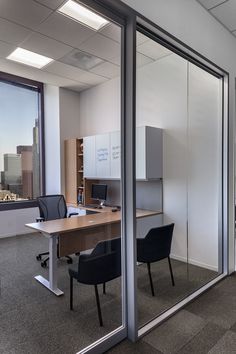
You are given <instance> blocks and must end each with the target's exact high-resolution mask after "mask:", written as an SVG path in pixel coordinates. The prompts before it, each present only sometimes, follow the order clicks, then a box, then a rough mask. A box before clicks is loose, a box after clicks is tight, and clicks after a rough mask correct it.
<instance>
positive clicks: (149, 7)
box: [123, 0, 236, 271]
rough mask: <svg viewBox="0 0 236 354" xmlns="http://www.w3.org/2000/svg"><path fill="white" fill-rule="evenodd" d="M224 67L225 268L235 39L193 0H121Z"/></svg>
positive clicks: (231, 197)
mask: <svg viewBox="0 0 236 354" xmlns="http://www.w3.org/2000/svg"><path fill="white" fill-rule="evenodd" d="M123 2H124V3H126V4H127V5H129V6H130V7H132V8H134V9H135V10H136V11H138V12H139V13H141V14H142V15H143V16H146V17H147V18H148V19H150V20H151V21H153V22H154V23H156V24H157V25H158V26H160V27H161V28H163V29H164V30H166V31H167V32H169V33H170V34H172V35H173V36H175V37H176V38H178V39H179V40H181V41H182V42H183V43H185V44H187V45H189V46H190V47H191V48H193V49H194V50H196V51H198V52H199V53H200V54H202V55H204V56H205V57H206V58H208V59H209V60H211V61H212V62H214V63H215V64H217V65H218V66H220V67H222V68H223V69H225V70H226V71H227V72H229V74H230V80H229V141H230V144H229V161H230V170H229V206H230V209H229V269H230V271H234V268H235V266H234V134H235V133H234V126H235V123H234V117H235V76H236V63H235V57H236V39H235V37H234V36H233V35H232V34H230V33H229V32H228V31H227V30H226V29H225V28H224V27H223V26H222V25H221V24H220V23H219V22H218V21H217V20H216V19H214V18H213V17H212V16H211V15H210V14H209V13H208V12H207V11H206V10H205V9H204V8H203V7H202V6H201V5H200V4H199V3H198V2H197V1H195V0H146V1H145V2H144V1H142V0H123Z"/></svg>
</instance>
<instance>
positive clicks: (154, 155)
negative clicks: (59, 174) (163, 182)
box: [84, 126, 163, 180]
mask: <svg viewBox="0 0 236 354" xmlns="http://www.w3.org/2000/svg"><path fill="white" fill-rule="evenodd" d="M162 153H163V149H162V130H161V129H159V128H154V127H147V126H144V127H138V128H137V129H136V178H137V179H139V180H148V179H158V178H162ZM120 157H121V148H120V132H119V131H116V132H112V133H107V134H102V135H96V136H90V137H85V138H84V177H86V178H101V179H103V178H107V179H113V178H120V165H121V160H120Z"/></svg>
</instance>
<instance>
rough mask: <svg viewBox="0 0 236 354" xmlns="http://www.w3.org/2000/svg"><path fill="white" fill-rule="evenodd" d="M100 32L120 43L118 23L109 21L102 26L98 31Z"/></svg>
mask: <svg viewBox="0 0 236 354" xmlns="http://www.w3.org/2000/svg"><path fill="white" fill-rule="evenodd" d="M99 33H100V34H102V35H103V36H105V37H108V38H110V39H113V41H116V42H118V43H120V41H121V40H120V39H121V28H120V27H119V26H118V25H115V24H114V23H111V24H109V25H107V26H105V27H103V28H102V29H101V30H100V31H99Z"/></svg>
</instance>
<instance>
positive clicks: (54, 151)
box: [0, 1, 125, 354]
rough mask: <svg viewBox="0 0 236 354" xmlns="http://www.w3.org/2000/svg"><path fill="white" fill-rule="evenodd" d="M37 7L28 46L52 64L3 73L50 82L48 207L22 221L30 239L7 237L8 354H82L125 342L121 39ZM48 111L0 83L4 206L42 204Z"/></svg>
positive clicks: (113, 27)
mask: <svg viewBox="0 0 236 354" xmlns="http://www.w3.org/2000/svg"><path fill="white" fill-rule="evenodd" d="M29 3H31V5H32V6H33V7H34V6H38V8H39V9H38V11H39V10H40V9H41V11H43V13H45V12H48V16H44V17H43V18H44V20H42V22H41V23H40V25H39V26H38V28H37V33H35V32H33V31H28V30H27V31H26V32H27V33H26V34H27V35H26V38H21V41H20V42H21V44H20V43H19V45H21V47H22V48H23V49H25V50H26V51H29V52H30V53H31V54H32V53H36V54H38V55H39V56H46V57H47V58H50V59H51V60H50V61H48V63H47V65H44V66H43V67H42V68H41V69H39V66H37V68H35V67H33V65H31V63H30V65H29V63H28V62H26V63H24V64H23V63H22V62H20V63H19V61H18V62H17V63H15V62H13V60H11V61H10V60H9V58H5V59H4V63H5V65H6V66H7V68H8V70H9V72H11V73H12V74H16V72H17V71H18V72H22V73H24V75H26V76H27V77H30V78H31V79H41V80H42V81H43V82H44V88H45V90H44V93H45V97H44V99H45V106H44V110H45V137H44V138H45V160H46V167H48V168H47V169H46V196H41V198H40V199H39V200H38V206H39V208H34V209H33V210H29V209H27V212H24V213H23V212H22V214H20V215H23V221H22V220H19V221H18V223H19V224H20V225H21V228H22V229H23V232H22V234H19V235H18V234H17V235H15V234H14V235H12V234H11V235H9V236H12V237H5V235H3V236H2V235H0V236H1V237H0V275H1V301H0V321H1V324H3V333H2V334H3V336H4V338H5V339H4V341H3V342H1V345H0V347H1V350H0V351H1V352H4V353H7V352H12V351H14V352H19V353H20V352H21V353H26V352H28V353H29V352H30V353H33V352H37V353H39V352H47V353H49V352H50V353H56V352H57V353H63V354H64V353H71V354H72V353H77V352H79V351H82V350H84V349H85V348H86V347H88V346H91V345H92V344H93V343H94V342H96V341H101V339H102V338H104V337H105V336H106V338H108V337H109V335H111V336H112V335H113V332H114V331H116V332H117V334H118V335H119V339H120V338H124V337H125V332H124V328H125V323H124V316H123V308H124V306H123V296H122V294H123V274H122V269H123V264H124V261H123V254H122V249H123V235H122V225H123V220H122V213H121V206H122V203H123V201H122V196H121V190H122V188H121V185H122V183H121V164H122V158H121V150H122V149H123V147H122V146H121V98H120V87H121V83H120V82H121V74H120V72H121V30H122V28H121V26H120V25H118V24H117V23H116V22H114V21H113V20H112V19H111V18H109V16H104V15H100V14H99V12H96V11H93V10H90V9H89V8H88V7H83V6H82V5H81V4H79V3H77V2H73V1H71V2H67V3H65V4H64V2H63V4H62V5H61V6H58V5H59V2H58V5H57V9H56V8H55V7H56V6H55V4H54V5H53V4H47V5H48V7H46V6H44V5H42V6H41V5H40V4H38V3H37V4H36V3H35V2H33V1H32V2H29ZM35 4H36V5H35ZM70 5H72V8H70ZM51 6H52V7H53V10H54V11H51V10H50V11H49V7H51ZM0 7H1V6H0ZM78 13H79V14H83V16H82V17H79V18H77V17H76V16H77V15H78ZM9 23H10V22H9ZM9 26H10V24H9ZM15 27H16V26H14V24H12V28H13V29H15ZM28 32H29V33H28ZM22 33H23V34H24V33H25V32H24V31H23V30H22ZM13 34H14V31H13V30H12V37H14V35H13ZM15 37H16V38H15V40H14V43H16V42H17V41H18V38H19V36H17V33H15ZM23 39H24V40H23ZM17 43H18V42H17ZM9 47H10V49H11V51H13V49H14V48H12V47H13V45H12V46H10V45H9ZM0 51H1V49H0ZM29 52H28V56H29ZM0 54H1V55H0V56H1V57H2V56H3V55H4V54H3V53H0ZM32 57H33V54H32ZM22 60H23V59H22ZM1 65H2V62H1ZM1 65H0V71H1V70H3V67H2V66H1ZM0 81H1V78H0ZM38 101H39V98H38V93H37V92H35V91H33V90H30V89H29V88H28V89H27V88H22V87H21V86H19V85H18V86H17V85H13V84H12V83H11V84H8V83H5V82H0V103H1V105H0V124H1V131H0V171H2V172H1V187H2V190H0V199H2V198H3V199H4V201H5V200H8V199H10V200H13V199H14V200H15V199H19V198H20V199H28V198H33V197H38V196H39V189H38V185H39V184H38V179H39V171H38V165H37V162H38V155H37V154H38V132H37V127H38V106H39V102H38ZM48 171H52V173H49V172H48ZM58 181H59V183H58ZM59 184H60V185H59ZM4 193H5V194H4ZM61 194H63V195H64V197H65V203H66V204H65V203H64V199H63V197H62V196H61ZM16 215H17V214H16ZM19 219H20V217H19ZM61 219H63V220H61ZM36 220H37V221H38V223H36ZM11 221H12V220H9V223H11ZM39 221H40V222H39ZM26 223H27V224H30V225H28V226H27V227H26V228H24V224H26ZM50 225H51V226H53V225H54V226H53V228H52V229H50V230H49V231H48V232H47V231H46V232H44V231H45V228H47V227H48V226H50ZM29 227H30V229H29ZM54 227H55V228H54ZM43 229H44V231H43ZM31 231H34V232H32V233H31ZM35 231H36V232H35ZM18 233H19V232H18ZM45 236H46V237H45ZM48 251H49V252H48ZM16 318H20V321H18V320H17V321H16V320H15V319H16ZM122 331H123V334H121V332H122ZM122 336H123V337H122ZM115 341H118V339H117V338H116V339H115ZM112 343H115V342H112ZM100 351H101V349H100Z"/></svg>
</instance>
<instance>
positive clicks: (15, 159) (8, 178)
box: [1, 154, 22, 195]
mask: <svg viewBox="0 0 236 354" xmlns="http://www.w3.org/2000/svg"><path fill="white" fill-rule="evenodd" d="M3 159H4V172H3V173H2V174H1V177H2V182H1V183H2V186H3V189H7V190H10V191H11V192H13V193H16V194H19V195H21V191H22V174H21V155H20V154H4V155H3Z"/></svg>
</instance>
